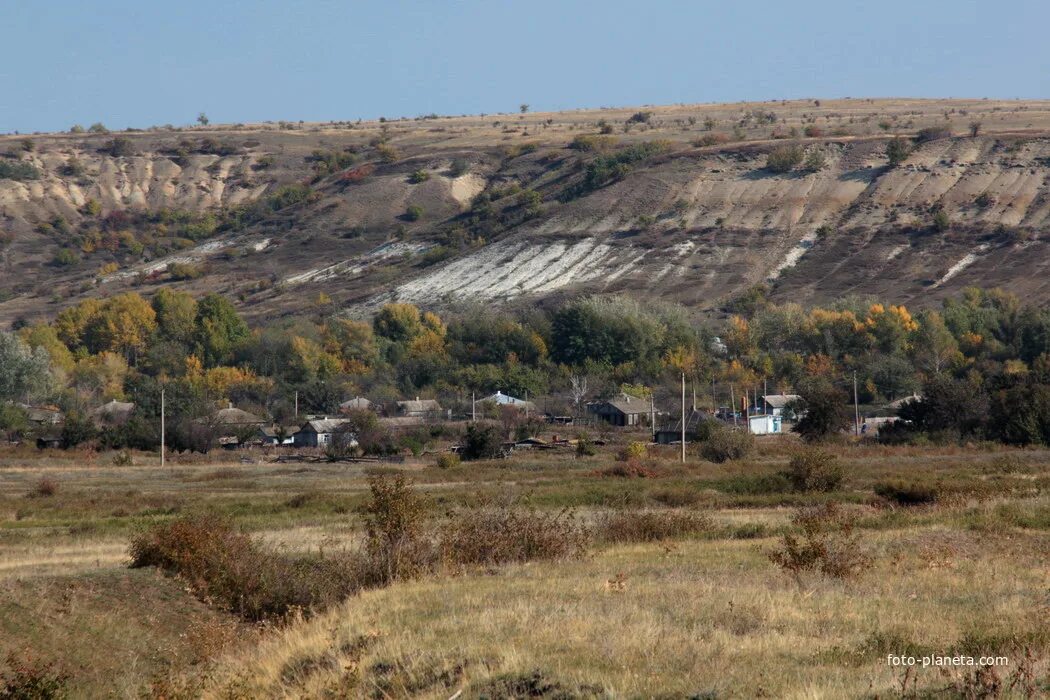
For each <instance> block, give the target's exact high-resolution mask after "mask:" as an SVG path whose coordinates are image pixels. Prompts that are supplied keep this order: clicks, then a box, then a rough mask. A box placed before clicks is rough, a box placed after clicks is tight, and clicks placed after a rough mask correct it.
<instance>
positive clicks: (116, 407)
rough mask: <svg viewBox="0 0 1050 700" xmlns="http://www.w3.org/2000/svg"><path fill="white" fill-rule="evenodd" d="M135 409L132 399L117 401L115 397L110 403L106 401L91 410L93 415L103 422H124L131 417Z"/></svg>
mask: <svg viewBox="0 0 1050 700" xmlns="http://www.w3.org/2000/svg"><path fill="white" fill-rule="evenodd" d="M134 410H135V404H134V403H133V402H131V401H117V400H116V399H114V400H113V401H110V402H109V403H104V404H102V405H101V406H99V407H98V408H96V409H95V410H93V411H92V412H91V417H92V418H93V419H94V420H95V421H96V422H102V423H122V422H126V421H127V420H128V418H130V417H131V412H132V411H134Z"/></svg>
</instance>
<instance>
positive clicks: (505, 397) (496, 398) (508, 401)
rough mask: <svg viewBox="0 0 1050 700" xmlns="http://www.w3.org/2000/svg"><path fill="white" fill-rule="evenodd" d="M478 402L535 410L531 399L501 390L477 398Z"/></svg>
mask: <svg viewBox="0 0 1050 700" xmlns="http://www.w3.org/2000/svg"><path fill="white" fill-rule="evenodd" d="M478 403H490V404H495V405H497V406H513V407H514V408H517V409H520V410H523V411H531V412H535V411H536V404H534V403H532V402H531V401H526V400H525V399H519V398H518V397H516V396H511V395H510V394H504V393H503V392H502V391H497V392H496V393H495V394H492V395H491V396H486V397H485V398H483V399H478Z"/></svg>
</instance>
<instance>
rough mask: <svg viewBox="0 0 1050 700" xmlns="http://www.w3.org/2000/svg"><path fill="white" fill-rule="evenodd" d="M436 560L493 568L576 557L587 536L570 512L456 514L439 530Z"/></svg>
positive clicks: (510, 509)
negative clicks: (491, 566)
mask: <svg viewBox="0 0 1050 700" xmlns="http://www.w3.org/2000/svg"><path fill="white" fill-rule="evenodd" d="M440 547H441V553H442V558H443V559H444V560H445V561H446V562H449V563H452V564H456V565H495V564H506V563H511V562H526V561H532V560H535V559H544V560H550V559H564V558H571V557H577V556H581V555H582V554H583V553H584V552H585V551H586V548H587V532H586V530H585V529H584V528H583V526H582V525H581V524H580V523H579V521H578V520H577V519H576V517H575V515H574V514H573V513H572V511H568V510H563V511H560V512H558V513H544V512H540V511H537V510H534V509H531V508H529V509H524V508H514V507H510V506H502V507H498V508H479V509H475V510H469V511H461V512H459V513H457V514H456V515H455V516H453V517H452V519H451V520H450V521H449V522H448V524H447V525H446V526H445V527H444V529H443V531H442V533H441V538H440Z"/></svg>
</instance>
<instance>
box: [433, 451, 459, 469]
mask: <svg viewBox="0 0 1050 700" xmlns="http://www.w3.org/2000/svg"><path fill="white" fill-rule="evenodd" d="M459 465H460V458H459V455H457V454H453V453H451V452H445V453H443V454H439V455H438V458H437V461H436V462H435V463H434V466H435V467H437V468H438V469H454V468H455V467H458V466H459Z"/></svg>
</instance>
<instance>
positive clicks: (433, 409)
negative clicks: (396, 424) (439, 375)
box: [397, 396, 444, 418]
mask: <svg viewBox="0 0 1050 700" xmlns="http://www.w3.org/2000/svg"><path fill="white" fill-rule="evenodd" d="M397 414H398V415H399V416H402V417H405V418H441V417H442V416H443V414H444V409H442V408H441V404H439V403H438V402H437V401H435V400H434V399H420V398H419V397H418V396H417V397H416V399H415V401H398V402H397Z"/></svg>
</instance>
